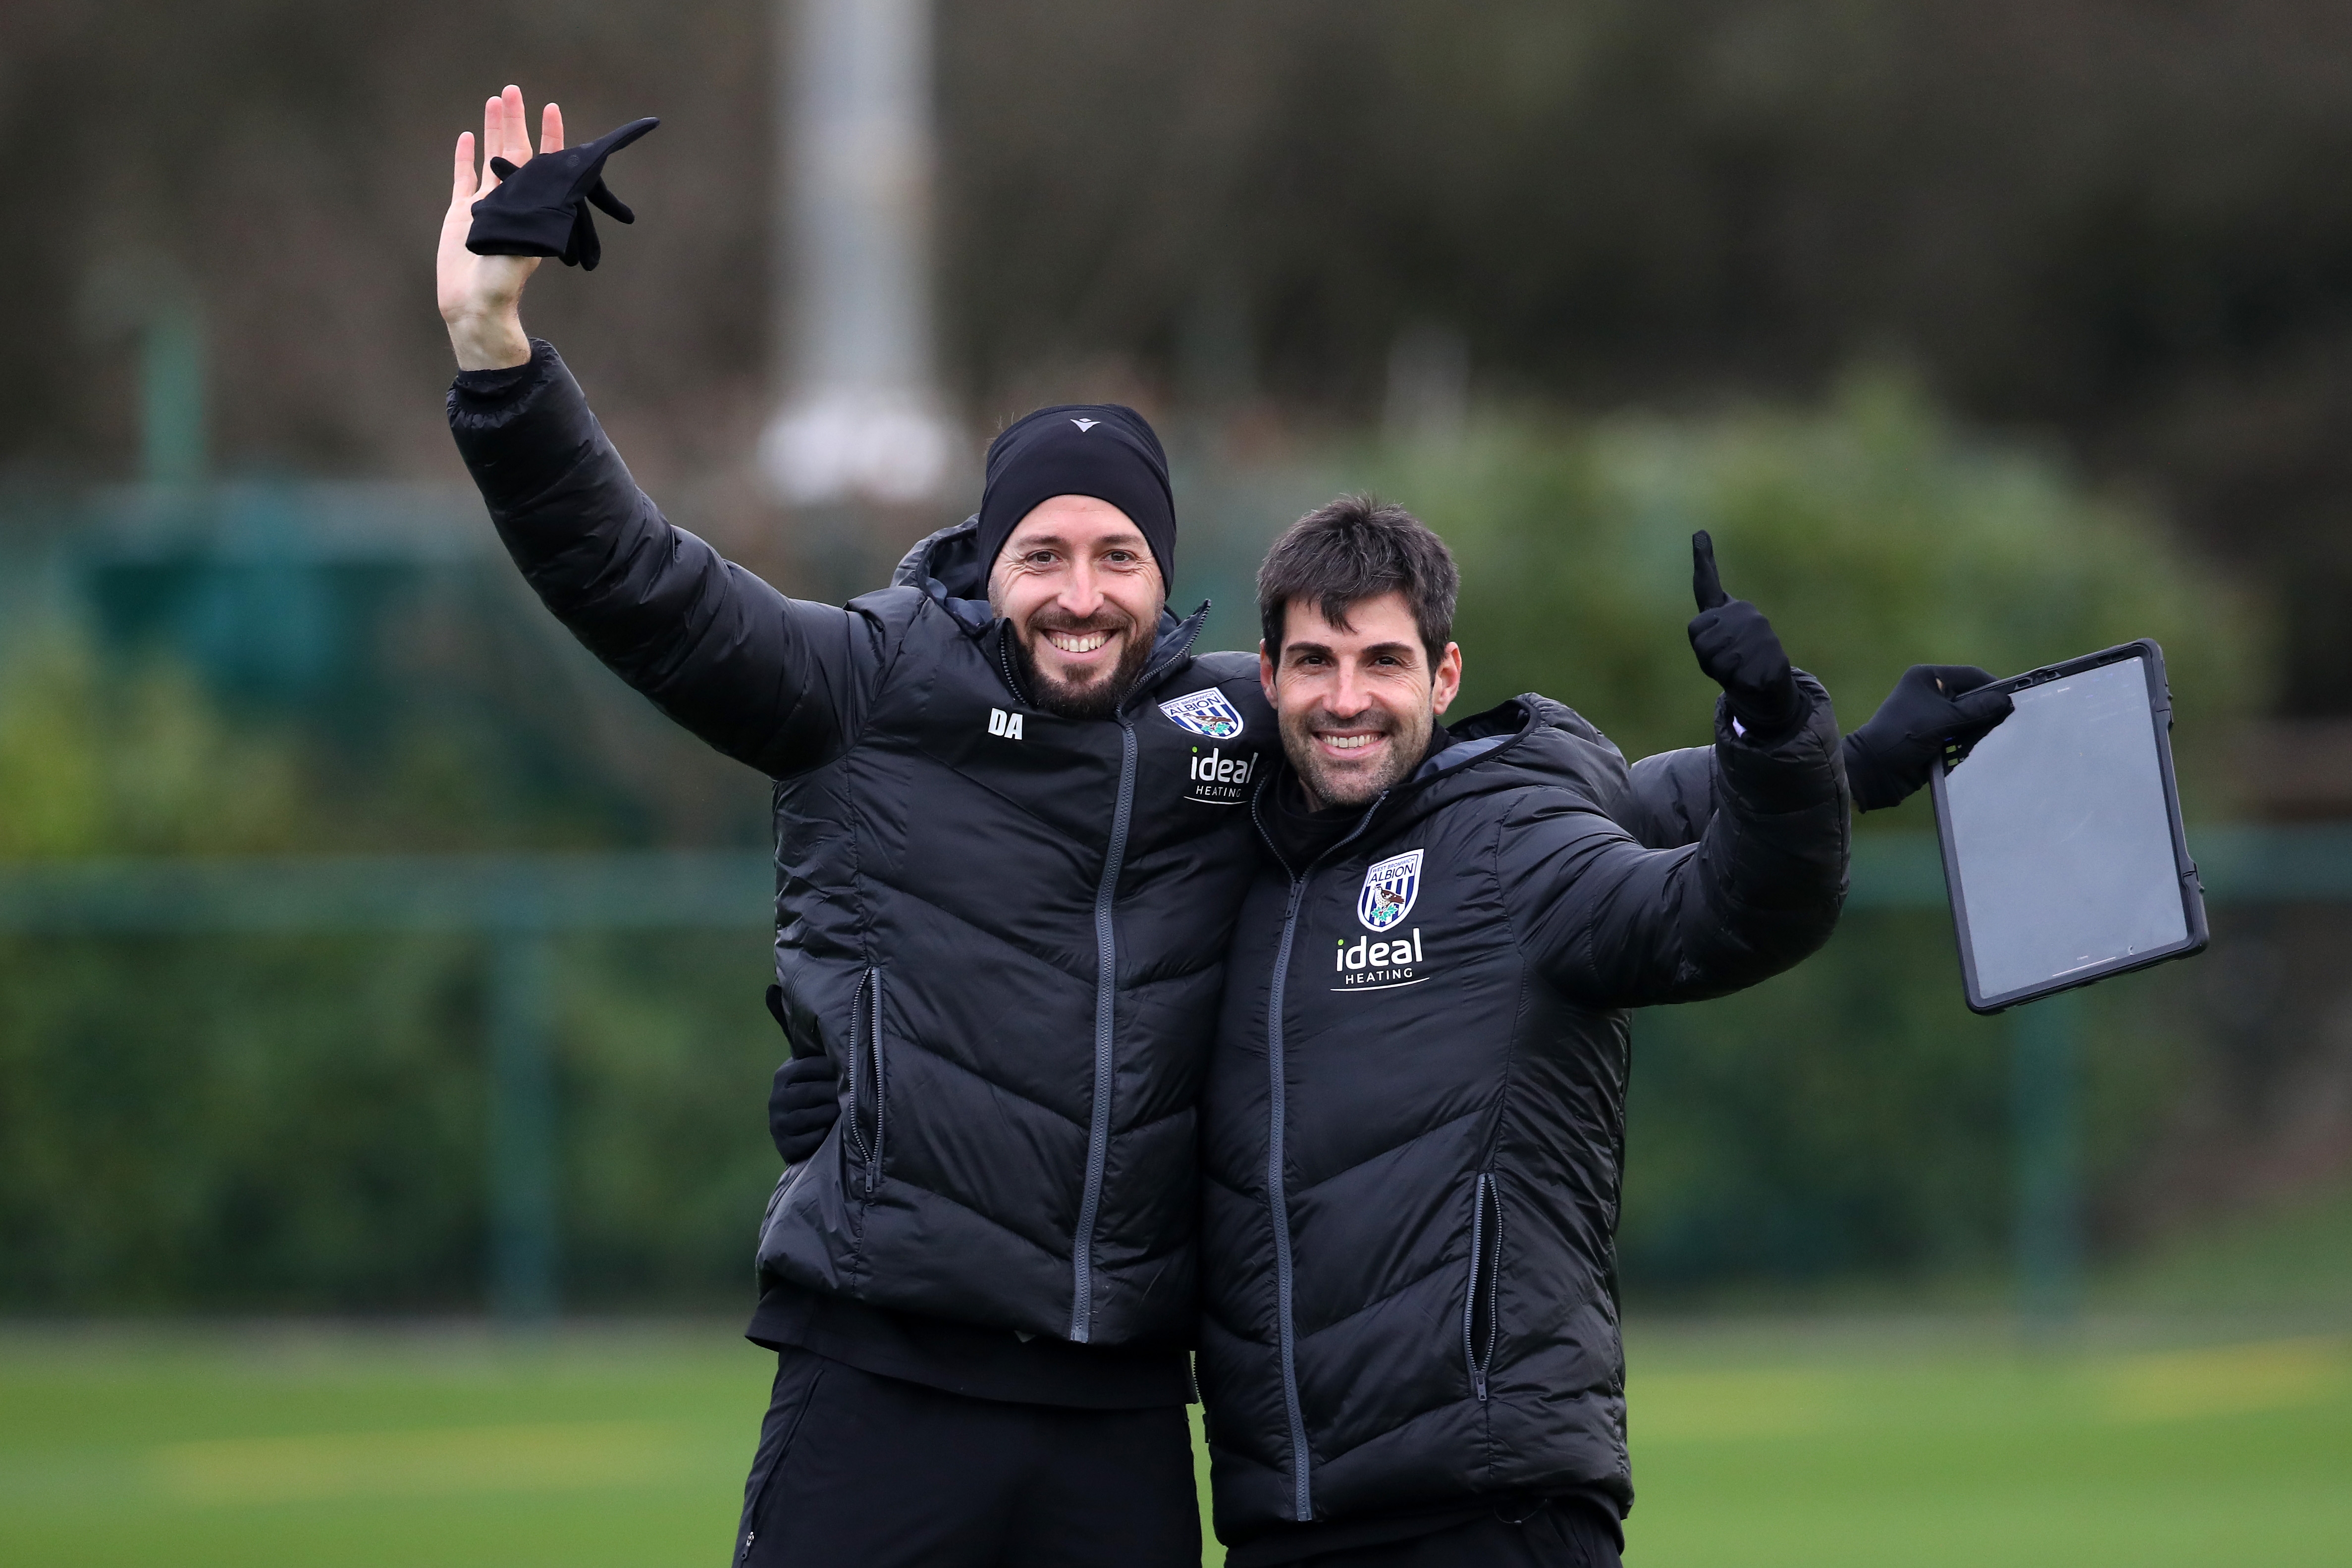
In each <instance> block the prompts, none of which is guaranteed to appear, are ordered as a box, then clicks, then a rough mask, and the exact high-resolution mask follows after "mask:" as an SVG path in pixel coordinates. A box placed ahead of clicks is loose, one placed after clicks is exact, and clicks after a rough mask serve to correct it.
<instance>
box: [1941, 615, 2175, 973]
mask: <svg viewBox="0 0 2352 1568" xmlns="http://www.w3.org/2000/svg"><path fill="white" fill-rule="evenodd" d="M1998 684H1999V685H2000V687H2001V689H2002V690H2004V691H2007V692H2009V693H2010V694H2011V697H2012V698H2013V700H2014V701H2015V703H2016V705H2017V706H2016V709H2015V711H2014V712H2012V713H2011V715H2010V716H2009V717H2008V718H2007V719H2005V720H2003V721H2002V722H2001V724H2000V726H1999V727H1997V728H1995V729H1994V730H1993V731H1992V733H1990V735H1988V736H1986V737H1984V738H1983V739H1982V740H1980V741H1979V742H1978V743H1977V744H1976V747H1975V748H1974V749H1973V750H1971V751H1970V752H1969V754H1968V756H1967V758H1965V759H1964V760H1961V761H1958V762H1952V761H1949V760H1948V761H1947V762H1946V764H1945V766H1944V767H1943V768H1938V769H1937V772H1936V774H1935V775H1934V777H1933V779H1931V782H1932V783H1933V785H1934V789H1935V798H1936V831H1937V837H1938V838H1939V839H1940V840H1941V841H1942V843H1943V851H1944V885H1945V887H1946V888H1947V890H1948V892H1949V893H1950V894H1951V900H1952V925H1953V927H1954V930H1955V932H1956V933H1957V935H1958V938H1959V947H1960V976H1961V979H1962V982H1963V984H1964V985H1965V986H1966V987H1967V989H1968V1001H1969V1008H1970V1009H1972V1010H1974V1011H1976V1012H1980V1013H1996V1012H1999V1011H2000V1010H2001V1009H2003V1008H2009V1007H2014V1006H2016V1005H2017V1004H2018V1003H2020V1002H2030V1001H2032V1000H2033V999H2034V998H2037V997H2046V996H2048V995H2050V994H2051V993H2053V992H2054V991H2063V990H2067V989H2070V988H2074V987H2076V986H2087V985H2089V984H2091V983H2092V982H2093V981H2095V980H2103V979H2105V978H2106V977H2108V976H2109V975H2120V974H2123V973H2125V972H2126V970H2131V969H2144V968H2146V967H2147V966H2149V965H2150V964H2160V963H2162V962H2164V961H2165V960H2166V959H2168V958H2185V957H2187V956H2189V955H2190V954H2192V953H2199V952H2202V951H2203V950H2204V947H2205V943H2206V939H2207V930H2206V925H2205V894H2204V890H2203V888H2202V887H2201V886H2200V883H2198V880H2197V866H2196V862H2193V861H2191V860H2190V859H2189V841H2188V838H2187V836H2186V835H2185V834H2184V833H2183V832H2182V831H2181V826H2180V792H2179V788H2178V786H2177V785H2176V784H2175V783H2174V780H2173V774H2172V739H2171V730H2172V694H2171V691H2170V688H2169V687H2168V686H2167V685H2166V684H2165V678H2164V651H2163V650H2162V649H2160V648H2158V646H2157V645H2156V643H2154V642H2153V641H2152V640H2150V639H2147V638H2142V639H2141V640H2140V641H2138V642H2137V643H2124V644H2123V645H2122V646H2120V647H2116V648H2109V649H2107V650H2105V652H2104V653H2091V654H2086V655H2085V656H2084V657H2082V658H2079V659H2070V660H2068V661H2067V662H2066V663H2064V664H2050V665H2045V666H2044V667H2042V669H2038V670H2032V671H2029V672H2028V673H2026V674H2021V675H2012V676H2011V677H2010V678H2009V679H2008V680H2005V681H2001V682H2000V683H1998Z"/></svg>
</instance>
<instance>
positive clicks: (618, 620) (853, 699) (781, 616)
mask: <svg viewBox="0 0 2352 1568" xmlns="http://www.w3.org/2000/svg"><path fill="white" fill-rule="evenodd" d="M449 429H450V432H451V434H454V435H455V436H456V437H457V450H458V452H459V453H460V454H461V455H463V456H464V457H465V460H466V466H467V468H468V469H469V470H471V471H472V474H473V476H474V482H475V484H476V485H478V486H479V487H480V489H481V492H482V499H483V501H484V502H485V503H487V504H488V507H489V512H490V520H491V522H492V523H493V524H495V525H496V527H497V528H498V531H499V539H500V540H502V541H503V542H504V543H505V545H506V548H507V553H508V554H509V555H510V556H512V557H513V558H514V563H515V565H516V566H517V567H519V568H520V569H521V571H522V575H523V580H525V581H527V582H528V583H530V586H531V589H532V591H535V592H536V593H538V595H539V597H540V599H541V601H543V602H544V603H545V604H546V605H547V607H548V609H550V610H551V611H553V612H555V616H556V618H557V619H558V620H560V621H562V622H563V624H564V625H565V626H566V627H568V628H569V629H570V630H571V632H572V635H573V636H575V637H577V638H579V639H580V641H581V642H582V643H584V644H585V645H586V646H587V648H588V650H589V652H591V653H594V654H595V655H596V656H597V657H598V658H599V659H602V660H603V661H604V664H606V665H607V666H608V667H610V668H611V670H612V671H613V673H614V674H617V675H619V676H620V677H621V678H622V679H623V680H625V681H626V682H628V683H629V685H633V686H635V688H636V689H637V690H638V691H640V692H642V693H644V694H645V695H646V696H647V697H648V698H650V699H652V701H653V703H654V705H655V706H656V707H658V708H660V709H661V710H662V711H663V712H664V713H666V714H667V715H669V716H670V717H672V718H674V719H676V720H677V722H678V723H680V724H682V725H684V726H685V727H687V728H688V729H690V730H692V731H693V732H694V733H695V734H696V735H698V736H699V737H702V738H703V739H704V740H706V741H708V742H709V743H710V745H712V746H714V747H717V748H718V749H719V750H720V751H722V752H724V753H726V754H727V755H728V756H730V757H732V758H735V759H736V760H738V761H740V762H746V763H749V764H751V766H752V767H754V768H759V769H760V770H761V772H763V773H767V774H769V775H771V776H772V777H777V778H782V777H788V776H790V775H792V774H794V773H799V772H804V771H806V770H808V769H810V768H816V767H820V766H822V765H823V764H824V763H825V762H828V761H830V760H832V759H833V758H835V757H837V756H839V755H840V754H841V752H842V751H843V750H845V749H846V747H847V746H848V744H849V742H850V740H851V739H853V738H854V737H855V736H856V731H857V727H858V724H859V723H860V721H861V719H862V717H863V709H864V706H865V703H866V696H867V694H868V692H869V690H870V687H871V685H872V682H873V679H874V676H875V674H876V672H877V669H878V667H879V665H880V664H881V661H882V658H883V654H884V649H883V648H882V646H881V644H882V641H883V634H882V632H881V631H880V630H879V629H878V628H877V627H876V626H875V625H874V623H873V622H872V621H871V620H870V619H869V618H867V617H866V616H862V615H859V614H856V613H853V612H849V611H845V610H840V609H836V608H835V607H833V606H832V605H827V604H812V603H808V602H805V601H800V600H793V599H787V598H786V597H784V595H782V594H781V593H779V592H777V591H775V590H774V589H773V588H772V587H770V586H769V585H768V584H767V583H765V582H763V581H761V580H760V579H759V578H757V577H755V576H753V575H752V574H751V572H748V571H746V570H743V569H742V568H741V567H739V566H736V565H734V564H733V563H732V562H730V561H727V560H725V559H721V558H720V557H719V552H718V551H716V550H714V549H711V548H710V547H709V545H707V544H705V543H704V542H703V541H702V540H700V539H698V538H695V537H694V536H693V535H692V534H689V533H688V532H686V531H685V530H684V529H682V528H674V527H672V526H671V525H670V523H669V522H668V520H667V519H666V518H665V517H663V516H662V515H661V512H660V510H659V509H658V508H657V507H655V505H654V504H653V502H652V501H651V500H650V499H648V498H647V497H646V494H645V492H644V491H642V490H640V489H638V488H637V486H636V481H635V480H634V479H632V478H631V477H630V476H629V470H628V468H627V467H626V465H624V464H623V463H622V461H621V455H620V454H619V453H618V452H616V451H614V448H613V444H612V442H611V441H610V440H608V439H607V438H606V436H605V434H604V428H603V427H602V426H601V425H599V424H598V423H596V417H595V415H594V414H593V413H589V411H588V403H587V400H586V399H585V398H584V397H583V396H582V395H581V392H580V385H579V383H578V382H575V381H573V380H572V372H571V371H569V370H568V369H566V368H565V366H564V363H563V361H562V356H560V355H558V354H557V353H556V351H555V350H554V349H553V348H552V347H551V346H550V345H549V344H547V343H544V342H541V341H538V340H533V341H532V344H531V360H530V364H529V365H528V366H526V367H523V368H522V370H521V371H515V372H499V373H494V374H492V375H488V376H472V377H468V376H460V377H459V378H458V381H457V385H456V386H454V387H453V388H452V389H451V391H450V393H449Z"/></svg>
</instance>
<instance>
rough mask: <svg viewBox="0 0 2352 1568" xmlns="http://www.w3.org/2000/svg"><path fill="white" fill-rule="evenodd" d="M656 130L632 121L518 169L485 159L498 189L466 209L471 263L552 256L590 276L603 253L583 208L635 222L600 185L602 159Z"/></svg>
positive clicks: (544, 154) (545, 154) (499, 160)
mask: <svg viewBox="0 0 2352 1568" xmlns="http://www.w3.org/2000/svg"><path fill="white" fill-rule="evenodd" d="M660 123H661V121H660V120H657V119H652V118H648V119H645V120H631V121H629V123H628V124H626V125H624V126H622V127H621V128H620V129H619V130H618V131H607V132H606V133H605V134H604V135H602V136H600V137H598V138H597V139H596V140H595V141H589V142H583V144H582V145H580V146H578V147H566V148H563V149H562V150H560V151H558V152H541V154H540V155H539V156H538V157H536V158H533V159H531V160H530V161H529V162H524V163H514V162H509V161H508V160H506V159H504V158H498V157H494V158H492V159H491V160H490V169H491V171H492V172H495V173H496V174H497V175H498V177H499V186H498V188H497V189H496V190H494V191H492V192H491V193H489V194H488V195H487V196H484V197H483V198H482V199H481V200H480V201H478V202H476V203H475V204H474V226H473V227H472V229H470V230H469V231H468V232H467V235H466V248H467V250H470V251H472V252H473V253H474V254H475V255H476V256H557V257H560V258H561V259H562V262H563V265H564V266H566V267H579V268H581V269H582V270H583V271H585V272H593V271H595V270H596V263H597V262H598V261H599V260H600V259H601V258H602V257H603V256H604V246H603V245H602V244H601V243H600V242H599V241H598V240H597V238H596V225H595V221H594V220H593V219H592V218H591V217H590V216H589V215H588V207H587V204H588V203H591V202H593V203H594V204H596V205H597V206H600V207H602V208H604V211H606V212H607V213H610V214H612V215H613V216H614V217H615V218H618V219H619V220H620V221H621V222H623V223H625V224H633V223H635V222H636V221H637V214H635V213H633V212H631V211H630V210H629V209H628V207H627V206H626V205H625V204H624V203H623V202H622V201H621V199H620V198H619V197H618V196H615V195H614V194H613V191H612V187H611V186H609V185H607V184H605V183H604V160H605V159H607V158H610V157H611V156H612V155H613V154H614V153H615V152H619V151H620V150H621V149H622V148H624V147H626V146H627V145H628V144H629V143H630V142H632V141H635V140H636V139H637V138H638V137H640V136H643V135H645V134H646V132H647V131H651V130H652V129H653V128H654V127H655V126H656V125H659V124H660Z"/></svg>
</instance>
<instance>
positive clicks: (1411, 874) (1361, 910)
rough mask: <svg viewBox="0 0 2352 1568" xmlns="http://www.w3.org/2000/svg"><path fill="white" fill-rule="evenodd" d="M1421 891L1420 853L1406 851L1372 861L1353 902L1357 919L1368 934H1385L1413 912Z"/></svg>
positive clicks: (1417, 851)
mask: <svg viewBox="0 0 2352 1568" xmlns="http://www.w3.org/2000/svg"><path fill="white" fill-rule="evenodd" d="M1420 892H1421V852H1420V851H1419V850H1407V851H1405V852H1404V853H1402V854H1401V855H1391V856H1390V857H1389V858H1388V859H1386V860H1384V861H1374V862H1372V863H1371V866H1370V868H1369V869H1368V870H1366V871H1365V873H1364V891H1363V893H1362V894H1361V895H1360V897H1359V898H1358V899H1357V900H1356V918H1357V919H1359V920H1360V921H1362V922H1363V923H1364V929H1365V930H1367V931H1386V930H1388V929H1390V928H1391V926H1393V925H1396V924H1397V922H1399V921H1401V920H1402V919H1403V918H1404V917H1405V916H1406V915H1411V914H1412V901H1413V897H1414V895H1415V894H1419V893H1420Z"/></svg>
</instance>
